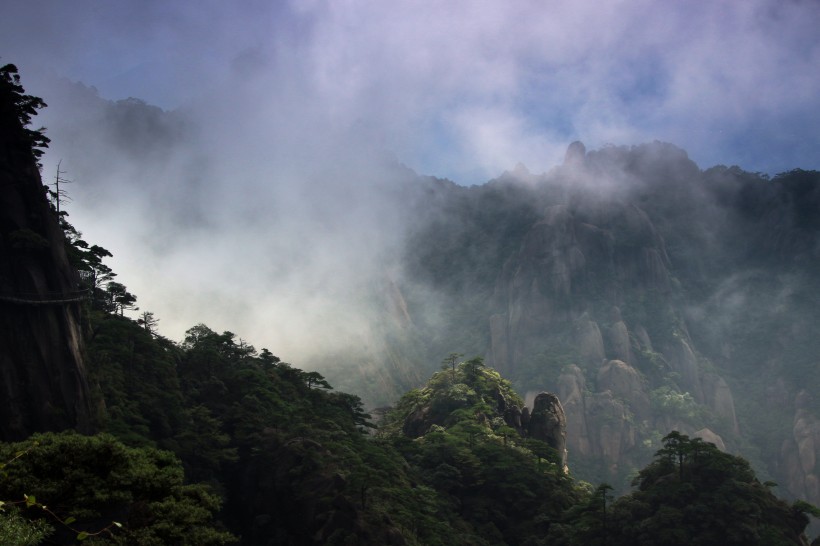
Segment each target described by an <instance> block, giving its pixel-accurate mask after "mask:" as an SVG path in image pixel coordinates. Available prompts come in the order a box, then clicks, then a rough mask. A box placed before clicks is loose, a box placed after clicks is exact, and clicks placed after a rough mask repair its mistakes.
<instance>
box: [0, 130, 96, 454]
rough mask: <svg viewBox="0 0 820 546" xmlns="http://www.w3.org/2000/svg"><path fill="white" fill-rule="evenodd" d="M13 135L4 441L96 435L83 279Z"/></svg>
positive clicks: (3, 160)
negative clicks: (65, 433)
mask: <svg viewBox="0 0 820 546" xmlns="http://www.w3.org/2000/svg"><path fill="white" fill-rule="evenodd" d="M3 122H4V124H7V123H9V121H8V120H3ZM7 129H8V126H7V125H3V127H2V128H0V133H2V134H3V135H4V137H3V138H2V139H0V140H2V142H0V144H2V145H1V146H0V347H2V349H0V440H17V439H21V438H24V437H26V436H28V435H29V434H31V433H33V432H37V431H45V430H61V429H65V428H72V427H73V428H78V429H79V430H81V431H85V432H89V431H91V428H92V424H91V415H92V411H91V407H90V403H89V390H88V384H87V380H86V374H85V370H84V368H83V360H82V351H83V342H82V332H81V328H80V305H81V300H82V296H81V295H80V294H78V281H79V278H78V276H77V272H76V271H75V270H74V269H73V268H72V267H71V266H70V265H69V263H68V259H67V257H66V251H65V240H64V237H63V233H62V230H61V229H60V227H59V225H58V224H57V220H56V215H55V214H54V213H53V212H52V210H51V209H50V206H49V204H48V202H47V201H46V195H45V188H44V187H43V185H42V182H41V180H40V174H39V171H38V169H37V165H36V163H35V161H34V158H33V156H32V155H31V152H30V149H26V147H25V146H20V145H19V143H16V142H8V141H7V137H8V135H9V134H11V133H10V132H9V131H7Z"/></svg>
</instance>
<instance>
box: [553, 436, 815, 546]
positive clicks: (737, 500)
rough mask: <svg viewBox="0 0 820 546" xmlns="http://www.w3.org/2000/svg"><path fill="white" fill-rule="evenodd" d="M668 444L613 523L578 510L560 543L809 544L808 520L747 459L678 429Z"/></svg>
mask: <svg viewBox="0 0 820 546" xmlns="http://www.w3.org/2000/svg"><path fill="white" fill-rule="evenodd" d="M663 441H664V447H663V448H661V449H660V450H659V451H658V452H657V454H656V456H655V460H654V461H653V462H652V463H651V464H650V465H649V466H647V467H646V468H644V469H643V470H641V471H640V472H639V474H638V476H637V478H636V479H635V482H634V484H635V485H636V486H637V487H638V489H637V490H636V491H634V492H633V493H631V494H629V495H626V496H624V497H621V498H620V499H618V500H617V501H615V503H613V504H612V507H611V510H610V512H609V513H608V514H607V519H606V522H607V524H606V526H603V523H602V522H601V523H596V522H595V521H594V518H593V519H592V520H590V519H589V517H587V515H588V514H589V512H588V511H584V510H578V509H573V510H571V511H570V512H568V514H567V522H568V524H565V525H562V527H561V529H560V530H559V529H556V530H555V536H556V537H557V538H560V539H559V540H557V541H556V543H558V544H609V545H611V546H618V545H636V544H638V545H640V544H668V545H671V546H674V545H678V544H680V545H684V544H704V545H707V544H708V545H711V544H715V545H718V544H726V545H730V544H737V545H741V544H742V545H749V544H760V545H786V544H789V545H797V544H802V542H801V540H802V539H801V534H802V532H803V530H804V529H805V527H806V525H807V524H808V518H807V517H806V516H805V515H804V514H803V513H802V512H801V511H800V510H799V509H793V508H792V507H791V506H789V505H788V504H787V503H786V502H784V501H782V500H780V499H778V498H777V497H775V496H774V495H773V494H772V493H771V491H770V490H769V488H768V487H767V486H766V485H765V484H761V483H760V482H759V481H758V480H757V478H756V477H755V474H754V472H753V471H752V469H751V467H750V465H749V463H748V462H747V461H746V460H744V459H742V458H740V457H737V456H734V455H730V454H728V453H723V452H721V451H720V450H718V449H717V448H716V447H715V446H714V445H713V444H707V443H704V442H703V441H701V440H700V439H697V438H695V439H690V438H689V437H688V436H686V435H684V434H680V433H678V432H672V433H670V434H669V435H667V436H666V437H665V438H664V439H663ZM559 531H560V532H559Z"/></svg>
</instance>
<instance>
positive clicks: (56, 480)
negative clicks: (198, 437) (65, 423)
mask: <svg viewBox="0 0 820 546" xmlns="http://www.w3.org/2000/svg"><path fill="white" fill-rule="evenodd" d="M20 451H24V452H25V455H24V456H22V457H18V458H16V459H14V460H13V461H12V462H11V463H9V464H8V465H7V467H6V469H5V470H6V472H7V475H6V477H5V479H4V480H3V481H2V482H0V498H5V499H24V501H25V502H24V503H23V504H22V505H21V506H20V508H19V509H20V510H21V514H23V515H25V516H26V517H27V518H30V519H32V520H35V521H36V520H46V521H47V522H50V523H52V524H54V527H55V534H54V540H55V541H56V543H60V544H64V543H68V542H71V541H72V540H73V539H74V538H76V539H78V540H81V539H85V538H88V540H89V541H90V542H99V543H110V544H149V545H150V544H156V545H160V544H179V545H185V544H190V545H206V544H211V545H220V544H227V543H229V542H232V541H233V537H231V535H229V534H227V533H225V532H223V531H220V530H218V529H217V528H216V527H215V526H214V523H213V521H212V517H213V514H214V513H215V512H217V511H218V510H219V505H220V503H219V499H218V497H216V496H214V495H213V494H212V493H211V492H209V491H208V490H207V488H205V487H204V486H202V485H184V484H183V471H182V467H181V465H180V464H179V460H178V459H176V457H175V456H174V455H173V454H171V453H168V452H163V451H157V450H155V449H150V448H142V449H136V448H128V447H126V446H125V445H123V444H122V443H120V442H118V441H116V440H115V439H114V438H113V437H112V436H109V435H98V436H81V435H79V434H76V433H62V434H53V433H48V434H37V435H34V436H32V437H31V438H30V439H28V440H26V441H25V442H21V443H17V444H2V445H0V460H3V459H11V457H12V456H13V455H14V454H15V453H18V452H20ZM55 518H57V521H56V522H55V521H53V520H54V519H55ZM115 522H116V523H115ZM35 525H40V524H37V523H35ZM101 530H104V531H105V532H104V533H102V532H101Z"/></svg>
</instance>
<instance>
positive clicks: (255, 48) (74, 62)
mask: <svg viewBox="0 0 820 546" xmlns="http://www.w3.org/2000/svg"><path fill="white" fill-rule="evenodd" d="M817 6H818V4H817V3H816V2H809V1H806V2H801V1H789V2H775V1H774V0H750V1H748V2H707V1H695V2H687V3H686V4H677V3H668V2H657V1H649V0H630V1H623V2H591V1H590V2H573V3H566V2H541V1H538V2H536V1H523V0H522V1H514V2H507V3H493V2H467V1H454V2H434V1H422V2H418V1H412V2H410V1H397V2H379V1H376V0H346V1H341V2H330V1H320V0H316V1H306V2H291V3H287V2H274V3H271V2H264V1H259V0H254V1H248V2H241V3H239V2H234V3H227V2H222V1H217V0H206V1H201V2H172V3H169V2H164V1H160V0H147V1H144V2H139V3H134V2H128V1H125V0H111V1H109V2H97V1H92V0H77V1H74V2H71V3H67V2H56V1H51V0H30V1H27V2H13V3H12V5H11V6H7V7H6V8H4V10H5V12H6V13H5V16H4V18H3V20H2V21H0V52H2V54H3V62H14V63H16V64H18V66H19V67H20V69H21V73H22V76H23V80H24V83H25V84H26V86H27V89H28V90H29V91H30V92H31V93H34V94H37V95H40V96H43V97H44V98H45V99H46V101H47V102H49V103H50V104H51V107H50V108H49V110H48V111H47V112H46V113H45V114H44V116H43V117H42V120H41V121H42V122H44V123H45V124H46V125H48V126H49V127H50V136H51V137H52V139H53V141H54V144H53V147H52V152H51V153H50V154H49V156H48V157H47V158H46V166H45V170H44V174H45V175H46V176H48V173H49V172H52V171H53V169H54V165H55V164H56V161H57V160H59V159H64V160H65V162H64V164H63V166H64V167H65V168H67V169H68V170H69V176H70V177H73V178H75V179H76V180H77V182H76V184H75V185H74V186H73V187H72V188H71V190H72V192H74V196H75V201H74V203H72V205H71V213H72V220H73V221H74V222H75V223H76V224H77V227H79V228H80V229H82V230H83V231H84V232H85V233H86V236H87V237H88V238H89V240H93V241H94V242H97V243H99V244H102V245H103V246H106V247H108V248H109V249H111V250H112V251H113V252H114V254H115V262H114V264H113V265H114V268H115V270H117V271H119V272H120V274H121V277H122V280H123V281H124V282H125V283H126V284H127V285H128V286H129V287H130V288H131V289H132V291H134V292H135V293H137V295H138V296H139V297H140V300H141V302H140V303H141V304H142V306H143V308H144V309H148V310H151V311H154V312H156V314H157V316H158V317H159V318H160V319H161V320H162V322H161V327H162V328H163V330H164V331H166V332H168V335H171V336H172V337H175V338H179V337H180V335H181V332H182V331H183V330H184V328H186V327H189V326H191V325H193V323H194V322H196V321H204V322H206V323H208V324H209V325H211V326H212V327H214V328H216V329H221V328H226V329H231V330H233V331H236V332H237V333H239V334H240V335H242V336H243V337H245V338H247V339H249V340H250V341H251V342H253V343H256V344H257V345H268V346H270V347H271V349H273V350H274V351H278V350H279V349H278V348H284V349H285V352H284V353H283V354H282V355H281V356H283V357H285V358H293V359H296V360H298V355H299V354H300V351H302V352H303V353H304V352H305V351H307V350H308V348H306V347H308V345H310V344H309V343H308V342H307V340H308V339H310V340H316V339H323V340H326V342H327V344H328V345H329V344H332V343H331V342H332V341H333V339H334V338H338V339H345V338H347V339H352V338H355V337H356V336H357V335H360V334H361V332H363V331H364V330H365V327H364V325H363V322H366V320H364V319H361V320H360V316H362V315H363V314H364V313H365V312H366V309H365V308H366V305H365V304H364V303H363V302H364V299H363V296H362V293H363V292H364V291H365V288H366V287H368V286H371V285H372V284H373V282H375V280H374V279H375V278H376V277H377V276H378V273H377V272H380V271H383V270H384V269H388V268H389V267H390V265H391V260H392V254H393V253H395V252H396V248H397V247H399V245H400V243H401V233H402V229H403V228H404V227H405V226H407V223H408V222H409V219H408V218H407V217H406V216H405V214H406V210H404V209H403V208H402V207H401V206H397V205H396V201H395V199H394V194H391V192H394V191H395V188H393V187H392V186H390V184H387V185H385V180H386V179H387V178H390V177H391V176H392V175H391V174H389V173H388V171H386V170H385V167H384V158H385V157H388V156H392V157H395V158H397V159H398V160H399V161H400V162H402V163H405V164H407V165H410V166H411V167H413V168H415V169H416V170H418V171H420V172H422V173H426V174H433V175H438V176H443V177H449V178H451V179H453V180H456V181H457V182H459V183H462V184H474V183H482V182H484V181H486V180H488V179H490V178H492V177H494V176H497V175H499V174H500V173H501V172H503V171H504V170H508V169H511V168H512V167H513V166H514V165H515V164H516V163H517V162H519V161H522V162H523V163H525V164H526V165H527V167H528V168H529V169H530V171H531V172H534V173H538V172H544V171H547V170H549V169H550V168H551V167H553V166H554V165H555V164H557V163H559V162H560V160H561V158H562V156H563V151H564V149H565V147H566V144H567V143H568V142H570V141H573V140H576V139H580V140H583V141H584V142H585V143H586V144H587V146H588V148H590V149H593V148H597V147H600V146H602V145H604V144H607V143H613V144H618V145H620V144H634V143H639V142H644V141H651V140H654V139H660V140H665V141H671V142H674V143H676V144H678V145H680V146H682V147H683V148H685V149H687V151H688V152H689V154H690V156H691V157H693V158H694V159H695V160H696V161H697V162H698V163H699V164H700V165H701V166H704V167H706V166H710V165H711V164H714V163H726V164H732V163H740V164H741V165H742V166H743V167H744V168H747V169H749V170H763V171H773V172H775V171H781V170H787V169H790V168H793V167H798V166H799V167H804V168H818V164H817V155H816V150H817V148H818V144H820V143H818V132H817V127H818V126H820V114H818V112H820V108H818V107H817V106H818V105H817V101H818V97H820V83H818V82H819V81H820V80H818V76H817V75H816V72H817V71H816V67H817V66H820V45H818V43H819V41H818V40H817V38H816V28H817V26H818V25H817V23H818V22H820V8H818V7H817ZM58 77H67V78H69V79H71V80H81V81H82V82H84V83H85V84H87V85H93V86H95V87H96V88H97V89H98V91H99V95H100V96H101V97H102V98H104V99H111V100H120V99H125V98H127V97H129V96H136V97H138V98H141V99H144V100H145V101H147V102H148V103H150V104H156V105H158V106H160V107H162V108H164V109H165V110H166V112H165V113H164V114H162V115H161V116H160V118H161V119H160V121H158V122H157V123H156V124H155V125H149V126H148V127H147V128H144V134H143V133H140V130H141V129H140V127H139V125H138V123H137V122H136V120H123V119H120V120H119V121H117V120H112V119H111V118H110V117H106V115H112V114H111V112H112V111H113V110H111V108H110V107H109V106H105V105H103V104H100V103H99V102H95V101H96V99H95V98H94V97H93V96H92V97H91V98H89V96H90V95H89V94H88V93H86V92H85V91H83V92H77V90H76V89H75V91H74V96H70V95H71V93H70V92H69V91H68V89H69V88H68V87H65V86H61V85H58V84H56V83H55V79H56V78H58ZM91 95H93V93H92V94H91ZM78 101H81V102H82V101H86V102H84V103H83V104H84V106H83V105H79V103H78ZM116 111H117V112H121V111H123V108H122V107H120V108H118V109H116ZM140 111H142V110H140ZM169 111H172V112H170V113H169ZM106 112H107V114H106ZM166 122H168V123H170V126H166V125H163V124H164V123H166ZM77 126H83V127H85V128H86V129H85V130H84V132H82V135H81V136H82V138H79V136H78V134H77V132H76V127H77ZM72 127H74V129H72ZM169 127H170V128H169ZM115 128H116V129H117V130H119V131H121V132H120V133H116V132H111V131H113V130H114V129H115ZM72 131H74V132H72ZM174 131H176V132H174ZM140 135H142V137H145V138H143V139H142V140H140V138H141V137H140ZM764 152H765V153H764ZM395 184H399V185H400V183H399V182H396V183H395ZM399 204H400V203H399ZM315 332H319V333H320V334H321V335H318V336H317V335H315ZM322 343H325V341H323V342H322ZM315 346H316V343H315V342H314V343H313V346H312V348H310V350H313V349H315ZM317 350H318V349H317ZM287 353H291V354H287Z"/></svg>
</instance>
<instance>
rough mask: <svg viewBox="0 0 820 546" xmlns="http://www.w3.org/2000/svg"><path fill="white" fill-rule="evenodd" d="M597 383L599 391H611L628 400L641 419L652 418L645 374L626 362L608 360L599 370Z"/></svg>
mask: <svg viewBox="0 0 820 546" xmlns="http://www.w3.org/2000/svg"><path fill="white" fill-rule="evenodd" d="M597 383H598V390H599V391H609V392H611V393H612V395H613V396H615V398H618V399H620V400H622V401H624V402H626V403H627V405H628V407H629V409H630V410H631V411H632V413H633V414H634V416H635V417H636V418H637V419H638V420H639V421H642V420H648V419H649V418H650V411H649V393H648V392H647V388H646V384H645V381H644V379H643V376H641V374H640V373H639V372H638V371H637V370H636V369H635V368H633V367H632V366H630V365H629V364H627V363H626V362H623V361H622V360H610V361H609V362H606V363H605V364H604V365H602V366H601V367H600V369H599V370H598V377H597Z"/></svg>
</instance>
